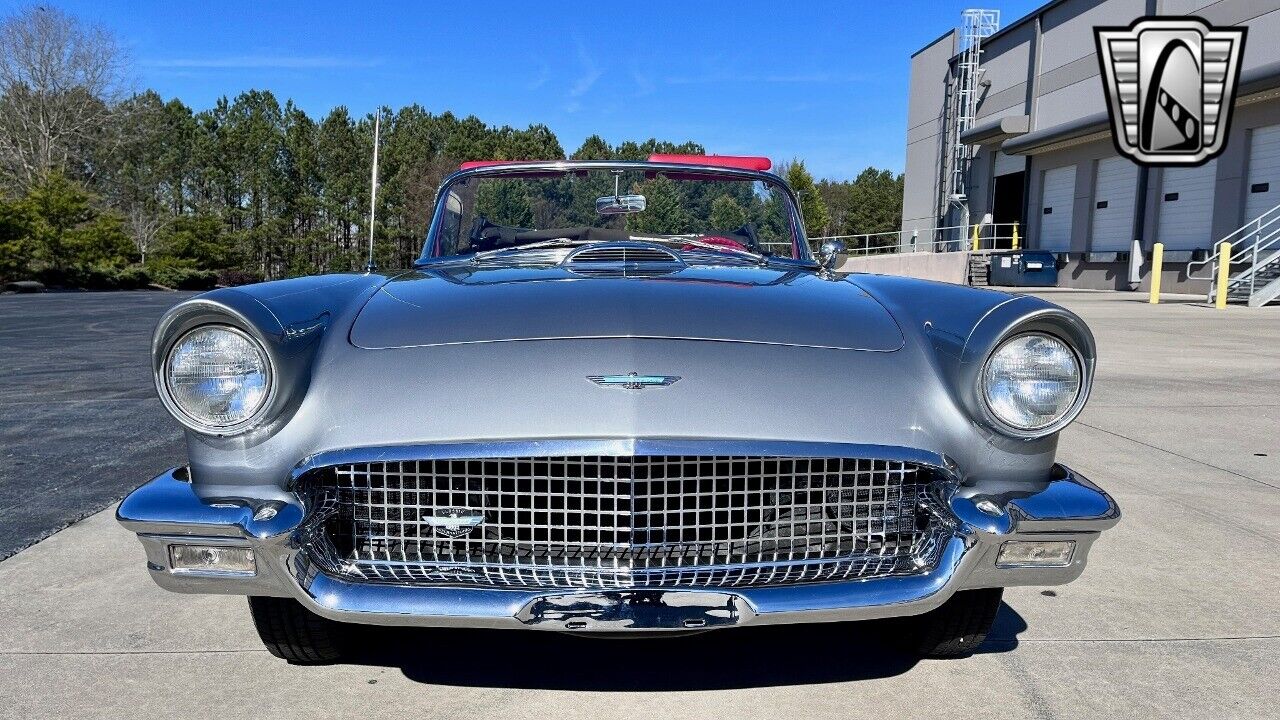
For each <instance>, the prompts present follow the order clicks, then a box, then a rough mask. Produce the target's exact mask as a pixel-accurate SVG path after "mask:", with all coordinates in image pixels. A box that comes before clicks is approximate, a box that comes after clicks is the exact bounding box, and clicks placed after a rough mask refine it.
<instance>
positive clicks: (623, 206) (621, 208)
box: [596, 195, 645, 215]
mask: <svg viewBox="0 0 1280 720" xmlns="http://www.w3.org/2000/svg"><path fill="white" fill-rule="evenodd" d="M644 208H645V199H644V196H643V195H606V196H605V197H602V198H596V213H597V214H600V215H627V214H630V213H638V212H644Z"/></svg>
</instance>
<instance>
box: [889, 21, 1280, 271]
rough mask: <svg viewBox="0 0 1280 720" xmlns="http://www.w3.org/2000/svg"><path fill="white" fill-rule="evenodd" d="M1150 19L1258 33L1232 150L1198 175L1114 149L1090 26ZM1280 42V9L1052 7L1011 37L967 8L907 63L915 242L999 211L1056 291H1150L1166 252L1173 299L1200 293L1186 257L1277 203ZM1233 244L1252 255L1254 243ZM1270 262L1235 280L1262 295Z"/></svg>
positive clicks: (1251, 45) (909, 207)
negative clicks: (1046, 259) (1036, 252)
mask: <svg viewBox="0 0 1280 720" xmlns="http://www.w3.org/2000/svg"><path fill="white" fill-rule="evenodd" d="M1149 15H1165V16H1184V15H1195V16H1198V17H1201V18H1203V19H1204V20H1206V21H1208V22H1209V23H1210V24H1211V25H1214V26H1231V25H1244V26H1247V27H1248V28H1249V31H1248V38H1247V42H1246V44H1245V47H1244V53H1243V56H1242V59H1241V74H1240V84H1239V87H1238V91H1237V94H1236V100H1235V110H1234V113H1233V117H1232V119H1231V122H1230V128H1229V134H1228V136H1227V143H1226V149H1225V150H1224V151H1223V153H1222V154H1221V155H1220V156H1219V157H1217V158H1216V159H1213V160H1210V161H1209V162H1207V163H1205V164H1204V165H1201V166H1199V167H1177V168H1150V169H1148V168H1146V167H1142V166H1139V165H1138V164H1136V163H1134V162H1133V161H1131V160H1130V159H1129V158H1127V157H1123V156H1120V155H1119V153H1118V152H1117V151H1116V148H1115V145H1114V144H1113V142H1112V138H1111V126H1110V122H1109V119H1108V114H1107V106H1106V102H1107V101H1106V95H1105V93H1104V89H1103V80H1102V76H1101V74H1100V65H1099V62H1098V57H1097V49H1096V45H1095V40H1094V27H1095V26H1126V25H1129V24H1130V23H1131V22H1133V21H1134V20H1136V19H1137V18H1139V17H1142V16H1149ZM1276 37H1280V0H1219V1H1218V2H1209V1H1207V0H1056V1H1054V2H1050V3H1048V4H1046V5H1044V6H1043V7H1041V8H1039V9H1038V10H1036V11H1034V12H1032V13H1031V14H1029V15H1027V16H1026V17H1023V18H1021V19H1018V20H1016V21H1014V22H1012V23H1007V24H1004V25H1003V26H1002V27H1000V26H999V15H998V11H966V12H965V14H964V17H963V21H962V23H961V24H960V26H959V27H957V28H955V29H952V30H949V31H947V32H946V33H945V34H943V35H942V36H941V37H939V38H938V39H937V40H934V41H933V42H931V43H929V44H928V45H926V46H925V47H923V48H921V49H920V50H919V51H917V52H916V53H915V54H914V55H913V56H912V58H911V86H910V100H909V107H908V122H907V153H906V171H905V175H906V177H905V191H904V198H903V225H902V229H903V231H904V236H910V235H912V234H915V235H918V236H921V237H925V236H927V234H929V233H932V232H934V229H935V228H941V227H955V226H959V227H961V228H963V227H966V226H969V225H970V224H971V223H972V224H978V223H981V222H982V218H984V216H986V215H988V214H990V218H989V220H990V221H991V222H994V223H1013V222H1017V223H1019V228H1020V230H1021V236H1022V245H1023V246H1025V247H1029V248H1035V249H1044V250H1050V251H1052V252H1054V253H1056V254H1057V257H1058V265H1059V268H1060V272H1059V281H1058V282H1059V285H1060V286H1068V287H1084V288H1100V289H1137V288H1140V287H1145V285H1146V283H1147V282H1149V271H1150V267H1151V265H1150V262H1151V257H1150V255H1151V251H1152V247H1153V246H1154V244H1155V243H1157V242H1160V243H1163V244H1164V246H1165V248H1166V250H1165V254H1164V258H1165V264H1164V273H1163V274H1162V284H1163V287H1164V289H1165V290H1167V291H1173V292H1176V291H1195V292H1202V291H1204V289H1205V288H1206V286H1207V283H1205V282H1202V281H1196V280H1189V279H1188V278H1187V273H1186V266H1187V263H1188V262H1190V261H1201V260H1205V259H1206V258H1209V257H1210V256H1211V255H1212V253H1213V252H1214V248H1215V243H1217V241H1219V240H1220V239H1222V238H1224V237H1228V236H1230V235H1231V234H1232V233H1233V232H1235V231H1237V229H1239V228H1241V227H1242V226H1244V225H1245V224H1246V223H1248V222H1250V221H1252V220H1254V219H1256V218H1259V217H1260V216H1263V215H1264V214H1265V213H1267V212H1268V211H1270V210H1272V209H1273V208H1275V207H1276V206H1278V205H1280V44H1278V43H1276V42H1275V38H1276ZM1276 218H1280V211H1278V212H1277V213H1276ZM1270 219H1271V216H1267V217H1266V218H1265V219H1264V222H1265V221H1266V220H1270ZM1274 228H1275V229H1276V230H1280V222H1278V223H1277V224H1276V225H1275V226H1274ZM935 235H938V233H935ZM1264 235H1265V233H1264ZM1250 237H1252V240H1249V238H1250ZM935 239H936V237H935ZM1233 239H1234V240H1236V241H1237V242H1236V245H1237V247H1246V248H1248V247H1250V245H1249V243H1250V242H1256V241H1257V240H1258V239H1259V237H1258V235H1257V234H1252V235H1251V233H1250V232H1248V231H1245V232H1241V233H1238V234H1237V235H1236V236H1235V237H1234V238H1233ZM1135 240H1136V241H1137V242H1138V246H1137V247H1139V248H1140V249H1141V254H1140V255H1139V254H1135V253H1133V252H1131V250H1132V248H1134V247H1135V245H1134V241H1135ZM1242 241H1243V242H1242ZM1001 243H1004V244H1005V246H1007V243H1008V241H1007V240H997V241H995V244H996V245H997V246H1000V244H1001ZM935 247H936V246H935ZM1263 247H1264V249H1275V250H1276V251H1277V252H1280V244H1275V245H1269V246H1267V245H1264V246H1263ZM1265 254H1266V253H1264V255H1265ZM1262 260H1266V258H1262ZM1268 262H1270V263H1271V265H1270V266H1269V267H1266V268H1263V267H1261V265H1262V264H1264V263H1262V262H1260V263H1259V265H1260V266H1259V267H1257V268H1252V267H1251V266H1249V265H1248V264H1247V263H1246V264H1244V265H1241V264H1237V263H1234V262H1233V264H1232V265H1231V270H1232V272H1233V273H1235V274H1237V275H1239V274H1240V273H1245V274H1246V275H1248V274H1253V275H1254V277H1253V278H1252V280H1251V281H1250V282H1249V283H1248V284H1249V285H1250V287H1251V288H1256V287H1257V286H1258V285H1259V284H1260V283H1262V284H1265V282H1270V281H1271V280H1272V279H1274V278H1275V275H1276V272H1277V270H1280V259H1275V260H1270V261H1268ZM1208 267H1209V268H1211V264H1210V266H1208ZM1207 272H1208V268H1206V269H1203V270H1202V269H1199V268H1194V269H1193V275H1194V276H1204V275H1206V274H1207ZM1273 289H1276V290H1277V291H1280V284H1277V286H1276V287H1275V288H1273ZM1232 292H1233V296H1234V293H1235V292H1236V289H1234V286H1233V291H1232Z"/></svg>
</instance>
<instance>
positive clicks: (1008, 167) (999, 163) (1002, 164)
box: [992, 150, 1027, 177]
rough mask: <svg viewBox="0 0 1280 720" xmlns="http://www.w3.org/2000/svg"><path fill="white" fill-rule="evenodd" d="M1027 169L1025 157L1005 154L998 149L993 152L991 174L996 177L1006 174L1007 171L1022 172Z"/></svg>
mask: <svg viewBox="0 0 1280 720" xmlns="http://www.w3.org/2000/svg"><path fill="white" fill-rule="evenodd" d="M1026 169H1027V159H1026V158H1025V157H1023V156H1021V155H1005V154H1004V153H1002V152H1000V151H999V150H997V151H996V154H995V172H993V173H992V174H993V175H995V176H996V177H1000V176H1001V175H1008V174H1009V173H1016V172H1022V171H1023V170H1026Z"/></svg>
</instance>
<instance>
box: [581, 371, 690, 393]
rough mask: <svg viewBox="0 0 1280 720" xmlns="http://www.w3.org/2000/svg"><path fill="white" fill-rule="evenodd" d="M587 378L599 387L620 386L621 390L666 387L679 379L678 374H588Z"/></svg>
mask: <svg viewBox="0 0 1280 720" xmlns="http://www.w3.org/2000/svg"><path fill="white" fill-rule="evenodd" d="M587 379H588V380H590V381H591V382H593V383H595V384H597V385H599V386H600V387H609V388H622V389H623V390H643V389H645V388H651V387H667V386H668V385H673V384H675V382H676V381H677V380H679V379H680V376H678V375H641V374H639V373H627V374H626V375H588V376H587Z"/></svg>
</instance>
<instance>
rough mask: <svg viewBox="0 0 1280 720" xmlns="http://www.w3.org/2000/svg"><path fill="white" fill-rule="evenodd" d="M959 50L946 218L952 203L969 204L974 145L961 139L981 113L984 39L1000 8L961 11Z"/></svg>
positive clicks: (941, 205)
mask: <svg viewBox="0 0 1280 720" xmlns="http://www.w3.org/2000/svg"><path fill="white" fill-rule="evenodd" d="M960 18H961V19H960V38H959V42H960V45H959V47H958V51H959V54H957V55H956V57H955V61H954V62H953V64H952V68H951V74H950V76H949V77H948V87H947V118H946V132H947V136H946V143H945V144H944V147H945V151H944V152H945V153H946V157H944V158H943V167H944V168H945V169H944V173H945V176H946V178H945V179H946V181H945V183H944V184H943V187H942V193H941V195H942V196H941V197H940V198H938V215H939V218H940V219H941V218H943V217H944V216H945V215H946V213H947V211H948V210H949V209H950V207H951V206H952V205H953V204H955V205H960V206H961V207H966V206H967V203H968V195H967V193H966V189H965V179H966V177H967V176H968V174H969V163H970V161H971V160H972V159H973V148H972V147H971V146H969V145H966V144H964V143H963V142H961V140H960V135H961V134H962V133H964V131H966V130H968V129H969V128H971V127H973V123H974V120H975V119H976V118H977V114H978V93H979V83H980V82H981V81H982V74H983V70H982V67H981V61H982V40H983V38H987V37H991V36H992V35H994V34H995V33H996V31H997V30H999V29H1000V11H999V10H982V9H977V8H972V9H969V10H965V11H964V12H962V13H961V14H960Z"/></svg>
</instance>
